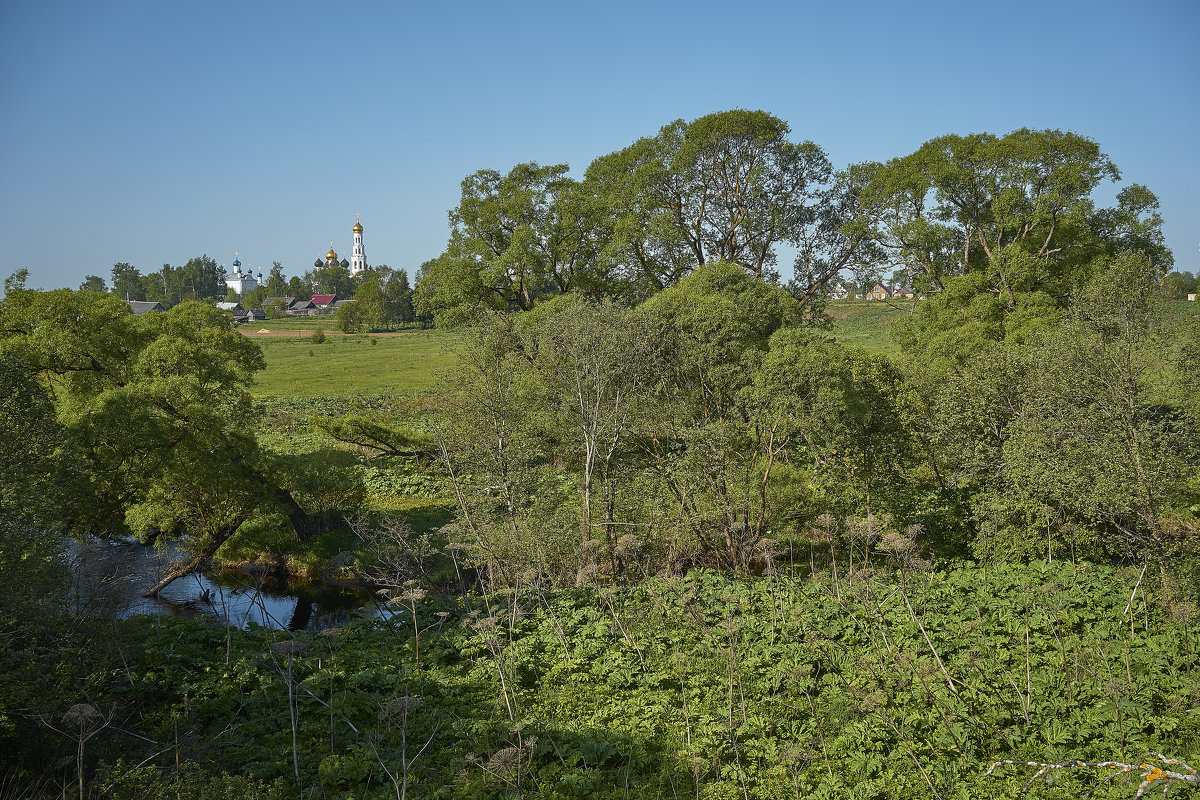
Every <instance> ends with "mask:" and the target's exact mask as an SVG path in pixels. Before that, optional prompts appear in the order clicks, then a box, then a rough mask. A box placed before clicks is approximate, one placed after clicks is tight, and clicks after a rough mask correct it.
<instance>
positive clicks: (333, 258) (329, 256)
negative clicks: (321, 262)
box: [325, 247, 337, 261]
mask: <svg viewBox="0 0 1200 800" xmlns="http://www.w3.org/2000/svg"><path fill="white" fill-rule="evenodd" d="M325 260H326V261H337V253H335V252H333V248H332V247H331V248H329V252H328V253H326V254H325Z"/></svg>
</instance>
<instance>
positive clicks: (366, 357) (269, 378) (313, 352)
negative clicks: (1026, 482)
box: [246, 300, 911, 398]
mask: <svg viewBox="0 0 1200 800" xmlns="http://www.w3.org/2000/svg"><path fill="white" fill-rule="evenodd" d="M910 309H911V304H910V303H892V302H878V301H866V300H843V301H839V302H833V303H830V305H829V314H830V316H831V317H833V319H834V324H833V331H832V334H833V338H834V339H836V340H837V341H838V342H840V343H842V344H847V345H857V346H859V347H864V348H866V349H867V350H868V351H870V352H872V353H888V354H894V353H896V352H897V347H896V345H895V344H894V343H893V342H892V341H891V340H890V339H889V338H888V332H887V329H888V326H889V325H890V324H891V323H892V322H894V321H896V320H897V319H901V318H902V317H903V316H904V315H906V314H908V313H909V310H910ZM318 325H320V326H321V327H322V328H323V329H324V331H325V341H324V342H323V343H322V344H316V343H314V342H313V341H312V339H311V337H310V336H308V335H305V334H309V333H311V332H312V331H313V330H315V329H316V327H317V326H318ZM259 330H267V331H272V332H276V331H279V332H288V333H293V332H294V333H295V334H296V335H291V336H278V335H276V336H270V335H258V333H257V332H258V331H259ZM246 332H247V335H249V336H250V337H251V338H253V339H254V340H255V341H256V342H258V344H259V345H260V346H261V347H262V349H263V355H264V356H265V357H266V360H267V368H266V370H264V371H263V372H261V373H259V375H258V379H257V380H256V382H255V385H254V395H255V396H256V397H302V398H311V397H353V396H355V395H363V394H394V395H399V396H417V395H424V394H428V393H430V392H432V391H434V390H435V389H436V387H437V386H438V384H439V383H440V377H439V376H440V374H441V373H442V372H443V371H444V370H445V369H447V368H448V367H451V366H453V365H454V362H455V356H454V354H453V352H452V348H453V346H454V345H455V343H456V342H457V341H458V340H459V336H460V334H458V333H456V332H454V331H439V330H424V331H410V332H405V333H400V334H386V333H385V334H376V335H370V334H356V335H349V336H347V335H343V334H341V333H340V332H338V331H337V329H336V326H335V325H334V320H332V319H329V318H321V319H316V318H308V319H283V320H269V321H267V322H263V323H254V324H252V325H249V326H247V328H246ZM372 340H374V342H375V343H374V344H372V343H371V342H372Z"/></svg>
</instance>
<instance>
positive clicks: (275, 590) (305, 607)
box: [68, 539, 388, 630]
mask: <svg viewBox="0 0 1200 800" xmlns="http://www.w3.org/2000/svg"><path fill="white" fill-rule="evenodd" d="M180 555H181V554H180V553H179V552H178V551H174V550H167V551H160V550H157V549H155V548H154V547H151V546H148V545H143V544H139V543H138V542H136V541H132V540H124V539H116V540H104V539H89V540H86V541H82V542H75V543H73V544H72V545H71V548H70V550H69V557H70V560H71V564H72V575H73V577H74V586H73V590H72V592H71V594H70V596H69V598H68V605H69V607H70V610H71V611H72V612H74V613H78V614H103V615H108V616H113V617H117V618H125V617H132V616H135V615H138V614H156V615H163V616H186V617H195V616H207V617H211V618H213V619H215V620H217V621H219V622H220V623H221V624H230V625H235V626H237V627H239V628H246V627H249V626H251V625H261V626H263V627H267V628H274V629H276V630H320V629H323V628H329V627H333V626H336V625H340V624H342V623H344V622H346V621H347V620H348V619H351V618H353V617H362V616H380V613H381V612H380V610H379V609H378V608H377V607H375V606H374V605H373V604H371V598H370V596H369V595H367V594H366V593H364V592H354V591H349V590H338V589H330V588H321V587H314V586H309V585H288V584H280V583H279V582H278V581H276V580H271V579H267V578H264V577H263V576H256V575H247V574H244V573H241V572H234V571H227V572H224V573H222V574H220V575H214V574H209V573H194V574H192V575H188V576H185V577H183V578H180V579H178V580H176V581H174V582H173V583H171V584H170V585H168V586H167V587H166V588H165V589H163V590H162V592H160V593H159V595H158V596H157V597H142V596H141V594H142V592H144V591H146V590H147V589H148V588H150V587H151V586H153V585H154V583H155V582H157V581H158V579H159V578H160V577H161V576H162V574H163V572H164V571H165V570H166V567H167V564H168V563H169V562H170V561H171V560H172V559H174V558H179V557H180ZM384 613H388V612H384Z"/></svg>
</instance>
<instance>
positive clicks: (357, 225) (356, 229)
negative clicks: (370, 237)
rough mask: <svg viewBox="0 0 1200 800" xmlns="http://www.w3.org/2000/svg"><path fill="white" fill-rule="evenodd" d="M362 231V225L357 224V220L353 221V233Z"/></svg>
mask: <svg viewBox="0 0 1200 800" xmlns="http://www.w3.org/2000/svg"><path fill="white" fill-rule="evenodd" d="M362 231H363V228H362V223H361V222H359V221H358V220H354V232H355V233H362Z"/></svg>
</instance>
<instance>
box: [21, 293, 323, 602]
mask: <svg viewBox="0 0 1200 800" xmlns="http://www.w3.org/2000/svg"><path fill="white" fill-rule="evenodd" d="M0 352H2V353H3V354H4V358H5V360H6V361H8V363H10V364H14V365H17V367H18V368H19V369H22V370H24V371H25V372H26V373H27V374H30V375H37V376H39V378H40V380H41V381H42V383H43V385H44V386H45V388H46V390H47V391H48V392H49V394H50V396H51V397H52V398H53V402H54V406H55V410H56V413H57V416H58V418H59V420H60V421H61V423H62V428H63V435H64V437H65V438H66V440H67V441H68V443H69V447H70V452H71V453H73V454H74V456H75V457H76V458H77V459H78V462H79V463H78V469H79V471H80V474H81V478H80V481H79V482H78V485H77V486H74V487H69V488H73V489H75V491H74V492H73V493H72V495H71V496H69V497H67V498H66V499H65V500H64V504H63V508H62V514H63V516H64V517H66V518H67V519H68V521H69V522H71V523H72V524H73V526H74V527H75V528H76V529H78V530H83V531H87V532H91V533H97V534H105V533H119V532H125V531H132V532H133V533H135V534H137V535H139V536H143V537H149V536H152V535H158V536H166V537H169V538H173V539H175V540H176V541H178V542H179V543H180V544H181V545H182V546H183V547H184V549H185V550H186V551H188V552H189V553H190V554H191V556H192V557H191V558H190V559H189V560H188V562H187V563H186V564H185V565H184V566H183V567H182V568H180V569H177V570H174V571H173V572H172V573H170V574H169V575H168V576H167V578H168V579H173V578H174V577H178V576H179V575H181V574H186V572H187V571H190V570H191V569H193V568H195V567H196V566H197V565H198V564H199V563H201V562H202V561H203V560H204V559H205V558H207V557H209V556H211V555H212V554H213V553H214V552H215V551H216V550H217V548H218V547H220V546H221V544H223V543H224V542H225V541H227V540H228V539H229V538H230V537H231V536H233V534H234V533H235V532H236V531H237V530H238V528H239V527H240V526H241V524H242V523H243V522H245V521H247V520H248V519H250V518H252V517H254V516H256V515H259V514H263V513H268V512H282V513H284V514H286V515H287V517H288V518H289V520H290V522H291V524H292V526H293V528H294V530H295V532H296V534H297V535H298V536H299V537H301V538H307V537H308V536H309V535H310V534H311V528H310V525H309V522H308V517H307V515H306V514H305V513H304V511H303V510H302V509H301V508H300V506H299V505H298V504H297V503H296V501H295V500H294V499H293V498H292V496H291V494H290V493H289V492H288V491H287V490H286V488H284V487H283V486H281V485H280V483H279V482H278V481H276V480H275V479H274V476H273V471H272V469H271V466H270V463H269V458H268V457H267V456H266V455H265V454H264V453H263V452H262V451H261V450H260V449H259V447H258V444H257V441H256V440H255V438H254V436H253V435H252V434H251V433H250V432H249V431H247V430H246V429H245V428H244V427H243V426H242V425H240V424H239V420H240V419H241V418H242V417H243V415H244V413H245V412H246V410H247V409H248V408H249V405H250V397H249V392H248V386H249V384H250V382H251V380H252V376H253V374H254V372H255V371H257V370H260V369H262V368H263V358H262V352H261V351H260V350H259V348H258V346H257V345H256V344H254V343H253V342H252V341H250V340H249V339H247V338H246V337H244V336H242V335H241V334H239V333H238V332H237V331H236V330H235V329H234V327H233V324H232V322H231V321H230V319H229V316H228V315H227V314H225V313H224V312H221V311H219V310H218V309H216V308H214V307H212V306H208V305H204V304H201V303H195V302H184V303H180V304H179V305H177V306H175V307H174V308H172V309H170V310H169V311H167V312H164V313H156V314H146V315H143V316H141V317H137V316H134V315H133V314H132V313H131V312H130V310H129V306H128V305H127V304H126V303H125V302H124V301H123V300H120V299H118V298H116V297H114V296H112V295H100V294H97V293H94V292H72V291H69V290H65V289H64V290H58V291H52V292H38V291H31V290H25V289H20V290H17V291H10V292H8V294H7V295H6V297H5V299H4V303H3V305H2V306H0ZM163 585H165V582H164V583H160V584H159V585H158V586H156V587H155V589H154V590H158V589H161V588H162V586H163Z"/></svg>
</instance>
